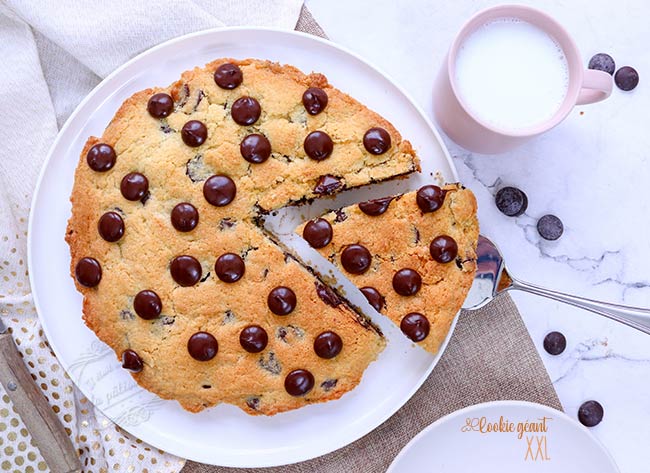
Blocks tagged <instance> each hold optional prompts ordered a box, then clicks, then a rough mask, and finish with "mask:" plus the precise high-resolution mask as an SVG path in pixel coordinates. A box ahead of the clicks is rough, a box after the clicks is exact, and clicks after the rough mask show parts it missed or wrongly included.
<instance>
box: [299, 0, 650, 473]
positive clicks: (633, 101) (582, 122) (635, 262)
mask: <svg viewBox="0 0 650 473" xmlns="http://www.w3.org/2000/svg"><path fill="white" fill-rule="evenodd" d="M497 3H499V2H495V1H488V0H455V1H451V0H446V1H444V0H439V1H436V2H431V1H427V0H410V1H408V2H395V1H391V0H356V1H349V0H307V5H308V7H309V9H310V10H311V11H312V13H313V15H314V17H315V18H316V20H317V21H318V22H319V23H320V24H321V25H322V27H323V29H324V30H325V31H326V32H327V34H328V35H329V36H330V38H331V39H332V40H333V41H335V42H337V43H339V44H342V45H344V46H346V47H348V48H349V49H351V50H353V51H355V52H357V53H358V54H360V55H361V56H362V57H364V58H366V59H367V60H368V61H370V62H371V63H373V64H375V65H376V66H378V67H379V68H380V69H381V70H383V71H385V72H386V73H387V74H388V75H389V76H390V77H392V78H393V79H394V80H395V81H396V82H397V83H399V84H400V85H402V86H403V87H404V88H405V89H406V90H407V91H408V92H409V93H410V94H411V95H412V97H414V98H415V100H416V101H417V102H418V103H419V104H420V105H421V106H422V107H423V108H424V110H425V111H426V112H427V113H428V115H429V116H430V117H432V107H431V102H432V91H431V88H432V84H433V80H434V76H435V74H436V73H437V71H438V68H439V66H440V64H441V62H442V59H443V57H444V54H445V53H446V49H447V47H448V46H449V44H450V43H451V41H452V39H453V37H454V36H455V34H456V32H457V30H458V29H459V28H460V26H461V25H462V23H463V22H464V20H465V19H467V18H468V17H469V16H470V15H472V14H473V13H474V12H476V11H478V10H479V9H482V8H484V7H487V6H491V5H496V4H497ZM520 3H527V4H531V5H533V6H536V7H538V8H541V9H543V10H545V11H547V12H548V13H550V14H551V15H553V16H554V17H556V18H557V20H559V21H560V22H561V23H562V24H563V25H564V26H565V27H566V28H567V29H568V30H569V31H570V32H571V34H572V35H573V37H574V39H575V41H576V43H577V44H578V47H579V48H580V51H581V53H582V55H583V57H584V61H585V65H586V63H587V61H588V60H589V58H590V57H591V56H592V55H593V54H595V53H597V52H607V53H609V54H611V55H612V56H613V57H614V59H615V60H616V62H617V67H618V66H623V65H631V66H633V67H635V68H636V69H637V71H639V75H640V77H641V80H640V85H639V86H638V87H637V89H636V90H634V91H632V92H622V91H620V90H618V89H616V88H615V90H614V92H613V94H612V96H611V97H610V98H609V99H608V100H607V101H605V102H603V103H600V104H595V105H588V106H580V107H576V108H575V109H574V111H573V112H572V113H571V115H570V116H569V117H568V118H567V120H565V121H564V122H563V123H562V124H560V125H559V126H558V127H556V128H555V129H553V130H551V131H550V132H548V133H547V134H545V135H543V136H541V137H539V138H537V139H535V140H533V141H531V142H529V143H527V144H526V145H524V146H523V147H521V148H519V149H517V150H515V151H512V152H509V153H506V154H503V155H498V156H485V155H478V154H475V153H470V152H468V151H465V150H463V149H462V148H460V147H459V146H457V145H456V144H454V143H453V142H452V141H451V140H449V139H447V138H446V137H445V138H444V139H445V143H446V144H447V147H448V149H449V151H450V153H451V155H452V156H453V158H454V162H455V164H456V166H457V168H458V171H459V173H460V176H461V179H462V181H463V182H464V184H465V185H467V186H468V187H470V188H471V189H472V190H473V191H474V192H475V193H476V195H477V198H478V200H479V218H480V221H481V230H482V232H483V233H485V234H486V235H488V236H490V237H491V238H493V239H494V240H495V241H496V242H497V243H498V244H499V246H500V247H501V249H502V251H503V253H504V254H505V256H506V260H507V262H508V266H509V269H510V270H511V272H512V273H513V274H514V275H515V276H517V277H520V278H521V279H524V280H526V281H530V282H534V283H537V284H540V285H544V286H547V287H549V288H554V289H558V290H561V291H564V292H571V293H574V294H578V295H582V296H586V297H592V298H597V299H601V300H605V301H611V302H618V303H623V304H626V305H636V306H640V307H650V271H649V270H648V269H647V267H648V265H650V242H649V238H650V133H649V132H648V129H647V121H646V120H647V119H648V116H649V115H648V110H650V87H647V84H646V82H645V79H644V78H648V77H650V74H648V73H647V72H646V71H650V48H648V46H647V44H648V40H649V39H650V34H649V33H648V27H647V12H648V4H647V2H645V1H644V0H617V1H616V2H613V1H610V0H573V1H571V2H568V1H566V0H551V1H536V2H532V1H521V2H520ZM646 74H648V75H646ZM502 185H514V186H517V187H520V188H521V189H523V190H524V191H525V192H526V193H527V195H528V199H529V206H528V210H527V212H526V213H525V214H524V215H522V216H521V217H518V218H509V217H506V216H504V215H502V214H500V213H499V212H498V211H497V209H496V207H495V206H494V203H493V202H494V201H493V194H494V192H495V189H496V188H498V187H499V186H502ZM546 213H553V214H556V215H558V216H559V217H560V218H561V219H562V221H563V223H564V226H565V232H564V235H563V236H562V237H561V238H560V239H559V240H558V241H556V242H547V241H544V240H542V239H541V238H540V237H539V236H538V234H537V231H536V228H535V223H536V220H537V218H538V217H540V216H542V215H544V214H546ZM513 297H514V298H515V300H516V302H517V304H518V306H519V308H520V311H521V312H522V315H523V317H524V321H525V323H526V325H527V327H528V329H529V331H530V335H531V337H532V339H533V341H534V343H535V345H536V346H537V347H538V349H539V350H540V353H541V357H542V359H543V361H544V363H545V365H546V368H547V370H548V372H549V374H550V376H551V379H552V380H553V383H554V385H555V388H556V390H557V392H558V394H559V396H560V400H561V401H562V404H563V406H564V408H565V411H566V412H567V414H569V415H570V416H574V417H575V416H576V413H577V409H578V407H579V406H580V404H581V403H582V402H583V401H585V400H588V399H595V400H597V401H599V402H600V403H601V404H602V405H603V406H604V409H605V417H604V420H603V422H602V423H601V424H600V425H598V426H596V427H594V428H593V429H592V432H593V433H594V434H595V435H596V436H597V437H598V438H599V439H600V440H601V441H602V442H603V443H604V445H605V446H606V447H607V448H608V449H609V451H610V452H611V453H612V455H613V456H614V458H615V460H616V462H617V463H618V465H619V467H620V469H621V472H623V473H637V472H640V471H647V469H648V467H647V465H648V463H649V461H650V449H648V448H647V445H646V440H647V439H648V438H649V437H650V403H649V402H648V395H649V393H650V337H648V336H647V335H644V334H641V333H640V332H636V331H635V330H633V329H630V328H627V327H625V326H622V325H619V324H617V323H615V322H611V321H609V320H607V319H604V318H601V317H599V316H597V315H593V314H590V313H587V312H584V311H581V310H579V309H575V308H572V307H569V306H566V305H562V304H559V303H556V302H553V301H550V300H545V299H542V298H539V297H536V296H532V295H528V294H523V293H514V294H513ZM552 330H558V331H560V332H562V333H563V334H565V336H566V338H567V349H566V351H565V352H564V353H563V354H562V355H560V356H556V357H553V356H550V355H548V354H547V353H546V352H545V351H544V350H543V348H542V340H543V339H544V336H545V335H546V333H548V332H549V331H552Z"/></svg>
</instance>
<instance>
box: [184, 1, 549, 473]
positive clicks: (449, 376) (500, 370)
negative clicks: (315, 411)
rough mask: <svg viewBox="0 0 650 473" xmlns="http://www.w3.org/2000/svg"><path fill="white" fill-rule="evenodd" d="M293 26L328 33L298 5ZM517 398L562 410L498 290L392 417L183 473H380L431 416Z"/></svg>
mask: <svg viewBox="0 0 650 473" xmlns="http://www.w3.org/2000/svg"><path fill="white" fill-rule="evenodd" d="M296 29H297V30H300V31H305V32H307V33H311V34H314V35H317V36H322V37H327V36H326V35H325V33H324V32H323V30H322V29H321V27H320V26H319V25H318V23H316V21H315V20H314V19H313V17H312V16H311V14H310V13H309V11H308V10H306V9H305V8H303V10H302V12H301V15H300V19H299V20H298V24H297V25H296ZM499 399H517V400H524V401H531V402H538V403H541V404H546V405H547V406H550V407H554V408H556V409H562V406H561V404H560V401H559V399H558V397H557V394H556V393H555V390H554V389H553V385H552V383H551V380H550V378H549V377H548V373H547V372H546V369H545V368H544V364H543V363H542V360H541V359H540V357H539V354H538V353H537V349H536V348H535V345H534V344H533V341H532V340H531V339H530V335H529V334H528V331H527V330H526V326H525V325H524V323H523V321H522V319H521V316H520V315H519V312H518V311H517V307H516V306H515V304H514V303H513V302H512V299H511V298H510V296H509V295H507V294H503V295H501V296H499V297H498V298H496V299H495V300H494V301H492V302H491V303H490V304H488V305H487V306H485V307H483V308H482V309H480V310H477V311H474V312H469V311H463V312H462V313H461V315H460V319H459V320H458V324H457V325H456V329H455V331H454V334H453V336H452V339H451V340H450V342H449V345H448V346H447V349H446V350H445V353H444V355H443V356H442V358H441V360H440V362H439V363H438V364H437V365H436V367H435V369H434V370H433V372H432V373H431V376H429V378H428V379H427V380H426V381H425V383H424V384H423V385H422V387H421V388H420V389H419V390H418V392H417V393H416V394H415V395H414V396H413V397H412V398H411V400H410V401H409V402H407V403H406V405H405V406H404V407H402V408H401V409H400V410H399V411H398V412H397V413H396V414H395V415H394V416H393V417H391V418H390V419H389V420H387V421H386V422H384V423H383V424H382V425H381V426H379V427H378V428H377V429H375V430H374V431H372V432H371V433H369V434H368V435H366V436H365V437H363V438H361V439H359V440H358V441H356V442H354V443H352V444H350V445H348V446H347V447H344V448H342V449H340V450H337V451H335V452H332V453H330V454H328V455H324V456H322V457H319V458H316V459H314V460H310V461H306V462H302V463H296V464H293V465H286V466H281V467H277V468H258V469H256V468H244V469H241V468H223V467H214V466H209V465H202V464H200V463H195V462H190V461H188V462H187V463H186V464H185V467H184V468H183V470H181V473H247V472H251V473H262V472H264V473H380V472H384V471H386V469H387V468H388V466H389V465H390V463H391V462H392V461H393V459H394V458H395V457H396V456H397V454H398V453H399V451H400V450H401V449H402V448H403V447H404V446H405V445H406V444H407V443H408V441H409V440H411V439H412V438H413V437H414V436H415V435H416V434H417V433H419V432H420V431H421V430H422V429H424V428H425V427H426V426H427V425H429V424H431V423H432V422H434V421H435V420H436V419H438V418H440V417H442V416H444V415H446V414H449V413H450V412H453V411H456V410H458V409H462V408H463V407H466V406H471V405H473V404H478V403H481V402H486V401H495V400H499Z"/></svg>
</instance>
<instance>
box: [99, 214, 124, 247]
mask: <svg viewBox="0 0 650 473" xmlns="http://www.w3.org/2000/svg"><path fill="white" fill-rule="evenodd" d="M97 230H98V231H99V235H100V236H101V237H102V238H103V239H104V240H106V241H108V242H111V243H112V242H115V241H117V240H119V239H120V238H122V235H124V221H123V220H122V217H120V214H118V213H117V212H106V213H105V214H104V215H102V216H101V217H100V218H99V222H98V223H97Z"/></svg>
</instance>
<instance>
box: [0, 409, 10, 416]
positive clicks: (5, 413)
mask: <svg viewBox="0 0 650 473" xmlns="http://www.w3.org/2000/svg"><path fill="white" fill-rule="evenodd" d="M7 416H9V409H4V408H3V409H0V417H7Z"/></svg>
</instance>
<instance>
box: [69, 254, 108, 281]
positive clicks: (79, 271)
mask: <svg viewBox="0 0 650 473" xmlns="http://www.w3.org/2000/svg"><path fill="white" fill-rule="evenodd" d="M74 274H75V277H76V278H77V282H78V283H79V284H81V285H82V286H86V287H95V286H97V285H98V284H99V281H101V280H102V267H101V266H100V264H99V262H98V261H97V260H96V259H95V258H89V257H86V258H81V259H80V260H79V262H78V263H77V266H75V269H74Z"/></svg>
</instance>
